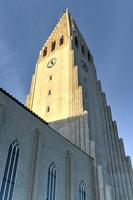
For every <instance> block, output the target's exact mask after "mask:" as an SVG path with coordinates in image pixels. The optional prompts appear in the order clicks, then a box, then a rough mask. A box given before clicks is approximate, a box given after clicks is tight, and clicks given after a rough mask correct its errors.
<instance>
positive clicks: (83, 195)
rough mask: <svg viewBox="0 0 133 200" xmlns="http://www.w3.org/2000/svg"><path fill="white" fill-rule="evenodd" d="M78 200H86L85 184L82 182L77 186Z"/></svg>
mask: <svg viewBox="0 0 133 200" xmlns="http://www.w3.org/2000/svg"><path fill="white" fill-rule="evenodd" d="M79 200H86V192H85V184H84V182H83V181H81V183H80V185H79Z"/></svg>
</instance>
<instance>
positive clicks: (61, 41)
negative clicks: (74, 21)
mask: <svg viewBox="0 0 133 200" xmlns="http://www.w3.org/2000/svg"><path fill="white" fill-rule="evenodd" d="M63 43H64V37H63V36H62V37H61V38H60V45H62V44H63Z"/></svg>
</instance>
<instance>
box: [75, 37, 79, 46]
mask: <svg viewBox="0 0 133 200" xmlns="http://www.w3.org/2000/svg"><path fill="white" fill-rule="evenodd" d="M75 46H76V47H78V46H79V43H78V39H77V37H75Z"/></svg>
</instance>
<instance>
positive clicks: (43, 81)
mask: <svg viewBox="0 0 133 200" xmlns="http://www.w3.org/2000/svg"><path fill="white" fill-rule="evenodd" d="M0 200H133V170H132V164H131V160H130V157H129V156H126V154H125V150H124V145H123V140H122V139H121V138H119V135H118V130H117V124H116V122H115V121H114V120H113V119H112V114H111V108H110V106H109V105H108V104H107V101H106V95H105V93H104V92H103V91H102V88H101V83H100V81H99V80H98V79H97V73H96V68H95V64H94V60H93V56H92V54H91V52H90V50H89V48H88V46H87V44H86V42H85V40H84V38H83V36H82V34H81V32H80V30H79V28H78V26H77V25H76V23H75V20H74V19H73V17H72V15H71V14H70V12H69V10H66V11H65V12H64V14H63V16H62V17H61V18H60V20H59V22H58V23H57V25H56V26H55V28H54V30H53V31H52V33H51V34H50V36H49V38H48V39H47V40H46V42H45V43H44V45H43V46H42V49H41V50H40V53H39V57H38V60H37V63H36V68H35V72H34V74H33V76H32V81H31V87H30V91H29V94H28V95H27V99H26V105H23V104H22V103H20V102H19V101H18V100H17V99H15V98H14V97H12V96H11V95H10V94H9V93H7V92H6V91H5V90H3V89H0Z"/></svg>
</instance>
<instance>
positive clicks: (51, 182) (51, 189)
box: [46, 163, 56, 200]
mask: <svg viewBox="0 0 133 200" xmlns="http://www.w3.org/2000/svg"><path fill="white" fill-rule="evenodd" d="M47 184H48V185H47V198H46V200H55V189H56V166H55V164H54V163H52V164H51V165H50V166H49V169H48V183H47Z"/></svg>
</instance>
